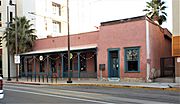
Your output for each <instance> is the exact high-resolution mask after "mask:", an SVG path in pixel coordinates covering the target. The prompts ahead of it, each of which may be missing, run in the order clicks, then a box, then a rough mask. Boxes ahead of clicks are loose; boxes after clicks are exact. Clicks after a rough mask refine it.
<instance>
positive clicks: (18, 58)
mask: <svg viewBox="0 0 180 104" xmlns="http://www.w3.org/2000/svg"><path fill="white" fill-rule="evenodd" d="M9 5H11V6H14V7H15V46H16V54H15V57H14V58H15V64H16V81H18V68H19V65H18V64H19V61H20V57H19V56H18V43H17V37H18V36H17V5H16V4H13V3H12V0H10V1H9ZM16 61H17V62H16Z"/></svg>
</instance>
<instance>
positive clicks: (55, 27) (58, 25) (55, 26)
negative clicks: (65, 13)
mask: <svg viewBox="0 0 180 104" xmlns="http://www.w3.org/2000/svg"><path fill="white" fill-rule="evenodd" d="M53 32H54V33H61V22H58V21H53Z"/></svg>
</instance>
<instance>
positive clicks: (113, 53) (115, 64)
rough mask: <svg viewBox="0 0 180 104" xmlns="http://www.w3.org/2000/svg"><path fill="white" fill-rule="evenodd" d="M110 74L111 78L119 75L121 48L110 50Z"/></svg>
mask: <svg viewBox="0 0 180 104" xmlns="http://www.w3.org/2000/svg"><path fill="white" fill-rule="evenodd" d="M108 54H109V58H108V65H109V66H108V72H109V73H108V75H109V78H118V77H119V50H110V51H109V52H108Z"/></svg>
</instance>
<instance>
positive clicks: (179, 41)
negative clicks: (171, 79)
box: [172, 0, 180, 83]
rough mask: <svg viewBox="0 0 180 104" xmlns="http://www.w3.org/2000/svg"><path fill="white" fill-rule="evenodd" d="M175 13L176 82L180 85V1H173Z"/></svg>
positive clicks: (174, 51) (173, 49)
mask: <svg viewBox="0 0 180 104" xmlns="http://www.w3.org/2000/svg"><path fill="white" fill-rule="evenodd" d="M172 7H173V8H172V13H173V44H172V45H173V47H172V53H173V56H174V57H175V81H176V82H177V83H180V1H179V0H172Z"/></svg>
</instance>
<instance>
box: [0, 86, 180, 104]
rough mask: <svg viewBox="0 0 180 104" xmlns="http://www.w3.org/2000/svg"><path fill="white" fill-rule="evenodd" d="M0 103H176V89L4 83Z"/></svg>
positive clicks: (177, 94)
mask: <svg viewBox="0 0 180 104" xmlns="http://www.w3.org/2000/svg"><path fill="white" fill-rule="evenodd" d="M4 92H5V98H4V99H3V100H0V104H170V103H172V104H179V103H180V92H174V91H163V90H147V89H134V88H133V89H132V88H105V87H93V86H47V85H20V84H5V85H4Z"/></svg>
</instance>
